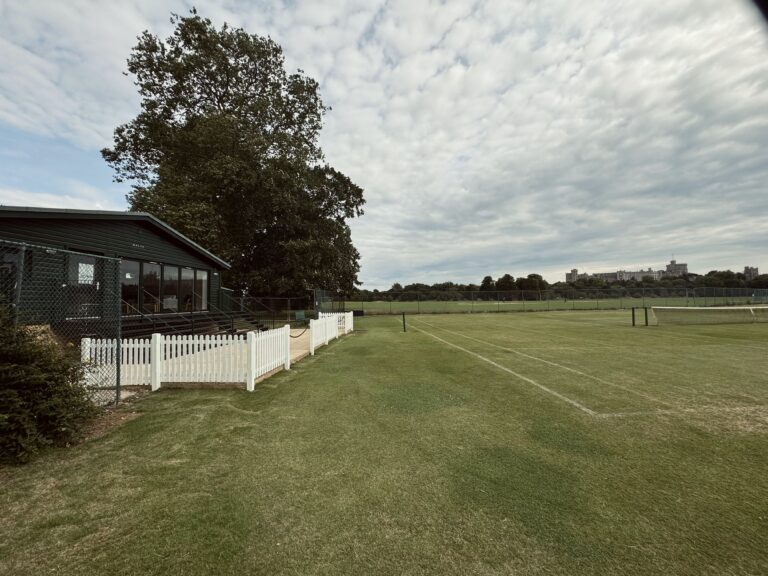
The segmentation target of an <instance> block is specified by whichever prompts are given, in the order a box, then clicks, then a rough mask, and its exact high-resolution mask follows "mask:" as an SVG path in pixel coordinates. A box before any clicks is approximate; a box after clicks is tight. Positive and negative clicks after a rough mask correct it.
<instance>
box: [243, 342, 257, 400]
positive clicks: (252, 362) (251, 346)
mask: <svg viewBox="0 0 768 576" xmlns="http://www.w3.org/2000/svg"><path fill="white" fill-rule="evenodd" d="M245 343H246V345H247V348H248V370H247V374H246V380H245V389H246V390H248V392H253V381H254V380H256V333H255V332H253V331H251V332H248V335H247V336H246V340H245Z"/></svg>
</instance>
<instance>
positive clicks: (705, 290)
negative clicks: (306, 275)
mask: <svg viewBox="0 0 768 576" xmlns="http://www.w3.org/2000/svg"><path fill="white" fill-rule="evenodd" d="M764 292H765V290H760V289H754V288H720V287H697V288H623V287H622V288H600V289H552V290H513V291H479V290H478V291H470V292H466V291H465V292H461V291H446V292H441V291H421V292H415V291H414V292H411V291H407V292H383V293H381V294H378V295H377V294H373V295H370V296H369V295H365V296H362V295H357V296H354V295H353V296H352V297H350V298H348V299H342V298H335V299H333V301H331V302H326V303H325V306H324V308H325V309H326V310H329V311H330V310H333V311H338V312H342V311H356V312H358V313H362V314H365V315H376V314H402V313H404V312H405V313H408V314H451V313H457V314H460V313H479V312H535V311H550V310H624V309H630V308H635V307H641V308H642V307H644V306H739V305H748V304H759V303H765V302H766V300H768V298H766V295H765V294H764Z"/></svg>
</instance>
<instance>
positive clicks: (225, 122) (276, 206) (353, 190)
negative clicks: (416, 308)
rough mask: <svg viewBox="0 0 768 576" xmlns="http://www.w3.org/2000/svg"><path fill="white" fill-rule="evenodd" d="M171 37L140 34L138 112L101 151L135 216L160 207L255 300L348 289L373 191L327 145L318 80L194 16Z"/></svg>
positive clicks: (256, 40)
mask: <svg viewBox="0 0 768 576" xmlns="http://www.w3.org/2000/svg"><path fill="white" fill-rule="evenodd" d="M171 22H172V23H173V24H174V25H175V29H174V31H173V34H172V35H171V36H170V37H168V38H167V39H166V40H165V41H163V40H161V39H160V38H158V37H157V36H155V35H153V34H151V33H150V32H149V31H145V32H143V33H142V34H141V35H140V36H139V38H138V44H137V45H136V46H135V47H134V48H133V50H132V52H131V55H130V57H129V58H128V73H129V74H132V75H133V76H134V77H135V84H136V86H137V88H138V92H139V95H140V96H141V111H140V112H139V113H138V115H137V116H136V117H135V118H134V119H133V120H131V121H130V122H128V123H126V124H123V125H121V126H118V127H117V128H116V129H115V132H114V145H113V146H112V148H105V149H104V150H102V156H103V157H104V159H105V160H106V161H107V162H108V163H109V164H110V165H111V166H112V167H113V168H114V170H115V179H116V180H117V181H130V182H131V183H132V189H131V192H130V193H129V195H128V200H129V203H130V206H131V209H133V210H142V211H147V212H151V213H152V214H154V215H156V216H157V217H159V218H161V219H163V220H165V221H166V222H168V223H169V224H170V225H171V226H173V227H174V228H176V229H178V230H179V231H181V232H182V233H184V234H186V235H187V236H189V237H190V238H192V239H193V240H195V241H196V242H198V243H200V244H201V245H203V246H205V247H206V248H208V249H210V250H211V251H212V252H214V253H216V254H217V255H219V256H221V257H222V258H224V259H225V260H228V261H229V262H230V263H231V264H232V270H231V271H230V272H229V273H228V275H227V277H226V280H227V282H228V283H229V284H230V285H231V286H232V287H234V288H236V289H240V290H246V291H248V292H250V293H252V294H256V293H262V294H265V293H270V294H287V293H300V292H301V291H303V290H305V289H307V288H312V287H322V288H326V289H329V290H334V291H335V290H342V291H346V292H348V291H351V290H352V289H353V287H354V285H355V284H357V273H358V271H359V254H358V252H357V250H356V249H355V247H354V246H353V244H352V240H351V235H350V229H349V226H348V224H347V220H348V219H350V218H354V217H356V216H360V215H361V214H362V206H363V204H364V200H363V190H362V189H361V188H360V187H359V186H357V185H356V184H354V183H353V182H352V181H351V180H350V179H349V178H348V177H347V176H345V175H344V174H342V173H341V172H339V171H338V170H335V169H334V168H333V167H331V166H329V165H328V164H327V163H326V162H325V161H324V157H323V153H322V150H321V149H320V146H319V144H318V135H319V132H320V129H321V127H322V120H323V116H324V114H325V113H326V110H327V109H326V107H325V106H324V104H323V102H322V100H321V98H320V94H319V90H318V84H317V82H316V81H315V80H314V79H312V78H310V77H309V76H307V75H306V74H304V72H303V71H301V70H299V71H297V72H296V73H294V74H288V73H287V72H286V70H285V65H284V59H283V53H282V49H281V48H280V46H279V45H278V44H276V43H275V42H274V41H273V40H272V39H270V38H264V37H261V36H258V35H254V34H249V33H247V32H246V31H245V30H243V29H240V28H231V27H229V26H228V25H227V24H224V25H223V26H222V27H221V28H219V29H217V28H216V27H215V26H214V25H213V24H212V22H211V21H210V20H208V19H205V18H202V17H201V16H199V15H198V14H197V12H196V11H194V10H193V11H192V13H191V14H190V15H189V16H187V17H181V16H178V15H173V16H172V18H171Z"/></svg>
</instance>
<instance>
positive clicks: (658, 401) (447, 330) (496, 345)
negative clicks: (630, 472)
mask: <svg viewBox="0 0 768 576" xmlns="http://www.w3.org/2000/svg"><path fill="white" fill-rule="evenodd" d="M418 322H421V323H423V324H426V325H427V326H430V327H432V328H437V329H438V330H443V331H445V332H448V333H450V334H455V335H456V336H461V337H462V338H466V339H467V340H474V341H475V342H479V343H480V344H485V345H487V346H493V347H494V348H498V349H499V350H505V351H507V352H512V353H513V354H517V355H518V356H523V357H524V358H529V359H531V360H536V361H538V362H543V363H544V364H549V365H550V366H554V367H555V368H560V369H562V370H567V371H568V372H571V373H573V374H578V375H579V376H583V377H584V378H589V379H590V380H594V381H595V382H600V383H601V384H605V385H607V386H613V387H614V388H619V389H620V390H624V391H625V392H629V393H630V394H635V395H636V396H639V397H640V398H644V399H645V400H650V401H651V402H656V403H657V404H662V405H664V406H669V407H670V408H676V406H675V405H674V404H670V403H669V402H665V401H664V400H659V399H658V398H656V397H654V396H650V395H648V394H645V393H643V392H638V391H637V390H633V389H632V388H628V387H626V386H622V385H621V384H616V383H615V382H609V381H608V380H603V379H602V378H599V377H598V376H592V375H591V374H587V373H586V372H582V371H581V370H576V369H575V368H571V367H569V366H563V365H562V364H558V363H557V362H552V361H551V360H545V359H544V358H539V357H538V356H532V355H531V354H526V353H525V352H520V351H519V350H515V349H514V348H507V347H505V346H499V345H498V344H494V343H492V342H486V341H485V340H480V339H479V338H474V337H472V336H467V335H466V334H462V333H461V332H456V331H454V330H449V329H448V328H441V327H440V326H434V325H432V324H430V323H429V322H424V320H418Z"/></svg>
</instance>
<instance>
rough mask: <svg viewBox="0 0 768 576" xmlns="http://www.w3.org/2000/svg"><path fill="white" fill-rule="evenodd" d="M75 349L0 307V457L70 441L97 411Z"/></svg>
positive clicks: (11, 458)
mask: <svg viewBox="0 0 768 576" xmlns="http://www.w3.org/2000/svg"><path fill="white" fill-rule="evenodd" d="M74 352H75V351H74V350H69V351H67V350H64V349H62V347H61V345H60V344H59V343H58V342H57V341H56V340H55V338H54V337H53V335H52V334H51V333H50V332H47V331H45V330H40V329H37V330H36V329H35V328H34V327H25V326H16V325H14V323H13V320H12V319H11V317H10V316H9V314H8V312H7V311H6V310H5V308H4V307H0V461H2V462H14V463H16V462H25V461H27V460H29V459H30V458H31V457H32V456H34V455H35V454H36V453H37V452H38V451H39V450H40V449H41V448H44V447H46V446H64V445H67V444H69V443H71V442H75V441H77V440H78V439H79V438H80V437H81V436H82V433H83V430H84V427H85V425H86V424H87V423H88V422H89V421H90V420H91V419H92V418H93V417H94V416H95V415H96V414H97V412H98V408H96V407H95V406H94V405H93V404H92V403H91V401H90V400H89V399H88V395H87V391H86V390H85V388H84V387H83V386H82V384H81V380H82V374H83V371H82V368H81V365H80V362H79V360H78V359H77V357H76V355H75V353H74Z"/></svg>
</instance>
